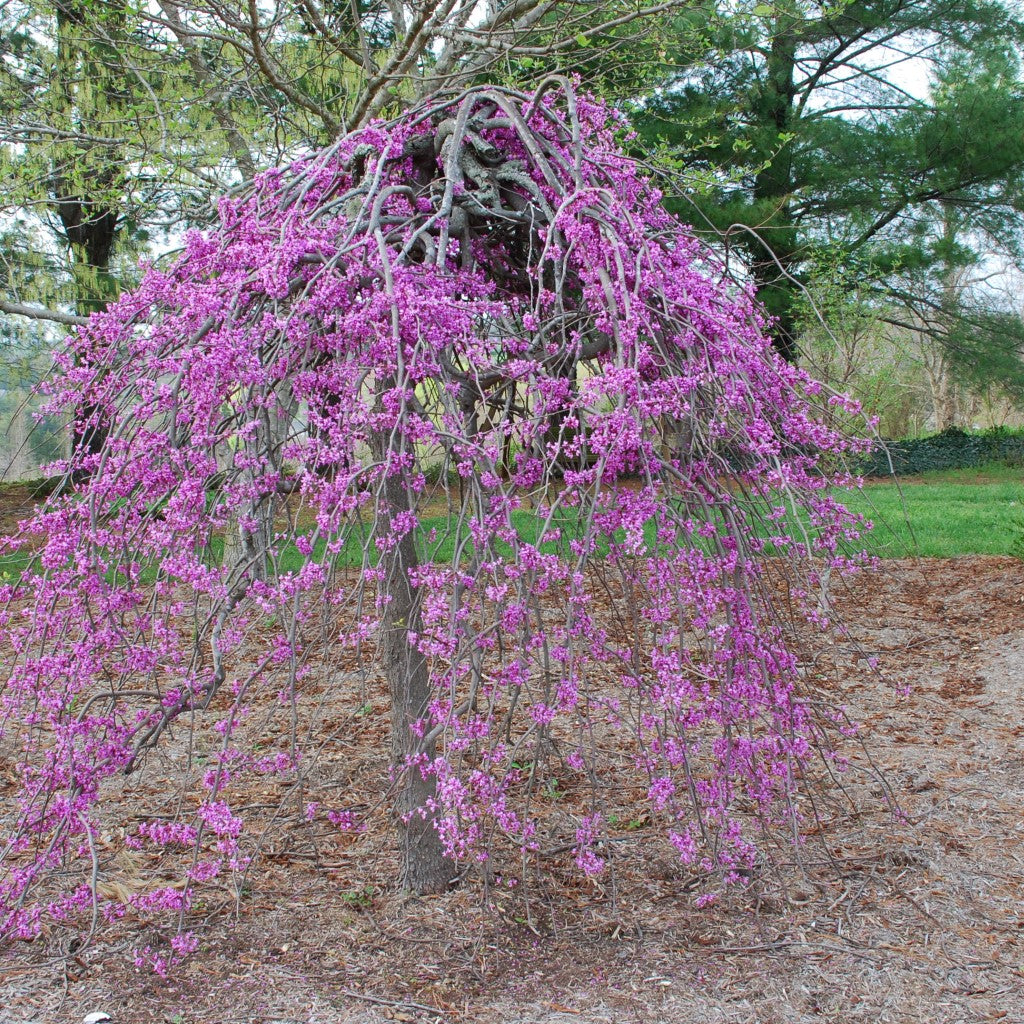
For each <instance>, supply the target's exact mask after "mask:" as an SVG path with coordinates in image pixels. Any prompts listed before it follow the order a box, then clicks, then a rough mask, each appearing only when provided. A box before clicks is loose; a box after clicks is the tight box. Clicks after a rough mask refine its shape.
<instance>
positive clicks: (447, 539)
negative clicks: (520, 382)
mask: <svg viewBox="0 0 1024 1024" xmlns="http://www.w3.org/2000/svg"><path fill="white" fill-rule="evenodd" d="M840 497H841V500H843V502H844V503H845V504H846V505H847V507H849V508H850V509H851V510H852V511H856V512H860V513H863V514H864V515H866V516H867V517H868V518H870V519H871V520H872V521H873V522H874V523H875V529H874V530H873V531H872V533H871V534H870V535H869V539H868V542H867V545H866V546H867V547H868V549H869V550H870V551H871V552H872V553H874V554H876V555H879V556H881V557H883V558H900V557H906V556H910V555H921V556H930V557H939V558H945V557H952V556H955V555H965V554H984V555H1009V554H1015V553H1020V552H1021V550H1022V549H1024V470H1021V469H1017V468H1012V467H1009V466H1005V465H990V466H984V467H981V468H978V469H972V470H941V471H937V472H934V473H928V474H925V475H923V476H915V477H907V478H905V479H903V480H899V481H893V480H876V481H871V482H869V483H868V484H866V485H865V487H864V489H863V490H862V491H853V492H842V493H841V494H840ZM513 521H514V522H515V526H516V529H517V530H518V532H519V534H520V536H521V537H523V538H524V539H527V540H535V539H536V537H537V534H538V531H539V526H540V523H539V521H538V520H537V518H536V517H535V516H534V515H533V513H531V512H528V511H525V510H520V511H518V512H516V513H514V515H513ZM560 525H562V527H563V529H564V530H565V533H566V537H565V538H564V539H563V543H564V542H565V540H567V539H568V535H570V534H571V533H572V532H573V531H572V526H573V525H574V524H573V523H569V522H568V521H563V522H562V523H561V524H560ZM449 526H450V524H449V522H448V521H447V519H446V518H445V517H443V516H439V517H431V516H425V517H424V519H423V520H422V526H421V533H420V537H421V552H422V556H423V557H429V558H432V559H433V560H435V561H438V562H450V561H451V560H452V558H453V557H454V555H455V541H454V538H453V537H452V536H451V534H450V533H449V532H448V531H449ZM367 530H368V526H364V527H363V529H362V530H361V531H358V532H357V533H356V534H355V535H354V536H353V538H352V541H351V542H350V544H349V545H348V546H347V547H346V549H345V550H344V551H343V552H342V553H341V557H340V561H341V563H342V564H347V565H350V566H358V565H359V564H360V563H361V562H362V551H361V547H362V545H361V540H362V539H363V538H364V537H365V533H366V531H367ZM645 532H647V533H649V537H648V540H649V541H650V542H653V540H654V527H653V524H651V526H650V527H649V529H648V530H647V531H645ZM544 547H545V549H546V550H551V551H553V550H555V549H556V548H557V547H558V545H555V544H547V545H545V546H544ZM221 549H222V541H221V540H220V539H219V538H215V539H214V542H213V549H212V551H211V552H210V557H211V560H212V561H215V562H216V561H219V560H220V556H221ZM1015 549H1016V550H1015ZM465 553H466V552H465V549H463V554H465ZM322 556H323V546H322V543H321V545H318V550H317V551H316V557H317V558H320V557H322ZM27 561H28V557H27V555H24V554H18V555H13V556H12V555H7V556H3V557H0V575H6V576H7V577H8V578H10V577H16V576H17V575H19V574H20V573H21V571H22V570H23V569H24V568H25V565H26V563H27ZM302 562H303V556H302V555H301V554H300V553H299V552H298V550H296V549H294V548H290V549H287V550H285V551H284V552H282V556H281V558H280V561H279V568H280V569H281V570H282V571H295V570H297V569H298V568H300V566H301V564H302Z"/></svg>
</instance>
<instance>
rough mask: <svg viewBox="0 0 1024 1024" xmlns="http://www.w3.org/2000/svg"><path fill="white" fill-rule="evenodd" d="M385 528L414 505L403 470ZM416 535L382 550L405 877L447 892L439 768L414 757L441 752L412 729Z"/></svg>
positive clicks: (388, 496)
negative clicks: (437, 809) (437, 817)
mask: <svg viewBox="0 0 1024 1024" xmlns="http://www.w3.org/2000/svg"><path fill="white" fill-rule="evenodd" d="M372 448H373V459H374V461H375V462H377V463H381V464H383V463H386V462H387V460H388V435H387V434H385V433H375V434H374V435H373V439H372ZM382 490H383V494H382V508H381V509H380V510H379V516H380V518H379V522H380V526H379V528H378V536H387V534H388V533H389V532H390V527H391V522H392V519H393V518H394V517H395V516H396V515H398V514H399V513H402V512H409V511H411V508H412V506H411V502H410V501H409V494H408V491H407V490H406V488H405V486H404V484H403V481H402V479H401V477H400V476H399V475H390V476H388V477H387V479H386V481H385V483H384V484H383V488H382ZM418 564H419V563H418V557H417V554H416V541H415V535H414V534H413V533H412V532H409V533H406V534H405V535H404V536H403V537H402V539H401V541H400V542H399V543H398V544H396V545H394V546H393V547H389V548H388V549H387V550H386V551H385V552H384V553H383V554H382V555H381V567H382V568H383V569H384V580H383V581H382V582H381V583H380V584H379V586H380V587H381V588H382V593H383V595H384V596H385V601H386V603H385V604H384V606H383V608H382V610H381V622H380V647H379V650H380V659H381V664H382V667H383V670H384V675H385V677H386V678H387V681H388V685H389V687H390V690H391V762H392V765H393V767H394V770H395V775H396V778H397V780H398V787H399V788H398V793H397V797H396V800H395V816H396V819H397V828H398V838H399V850H400V854H401V876H400V879H401V884H402V885H403V886H404V887H405V888H408V889H411V890H412V891H413V892H417V893H421V894H422V893H432V892H442V891H443V890H444V889H446V888H448V886H449V885H450V883H451V880H452V878H453V877H454V875H455V870H454V864H453V862H452V861H451V860H450V859H449V858H448V857H447V856H446V855H445V852H444V847H443V846H442V844H441V838H440V836H439V835H438V833H437V830H436V829H435V828H434V815H433V812H432V811H431V810H430V804H431V803H432V802H433V800H434V797H435V795H436V792H437V785H436V781H435V779H434V777H433V776H432V775H427V776H425V775H424V774H423V772H422V771H421V770H420V769H419V768H417V767H415V766H413V767H411V768H407V767H406V765H407V764H408V761H409V759H410V758H416V757H420V758H425V760H427V761H429V760H431V759H432V758H433V756H434V744H433V742H431V743H427V744H424V743H423V741H422V740H420V739H419V738H418V737H417V736H416V735H415V733H414V732H413V731H412V726H413V724H414V723H415V722H417V721H419V720H420V719H422V718H423V717H424V716H425V715H426V714H427V708H428V705H429V703H430V675H429V671H428V668H427V662H426V659H425V658H424V656H423V655H422V653H421V652H420V651H419V650H417V648H416V647H415V646H414V645H413V644H412V643H411V642H410V641H409V633H410V631H412V632H415V633H419V632H421V629H422V623H421V618H420V606H419V600H418V597H417V594H416V592H415V590H414V588H413V586H412V582H411V580H410V573H412V572H413V571H414V570H415V568H416V566H417V565H418Z"/></svg>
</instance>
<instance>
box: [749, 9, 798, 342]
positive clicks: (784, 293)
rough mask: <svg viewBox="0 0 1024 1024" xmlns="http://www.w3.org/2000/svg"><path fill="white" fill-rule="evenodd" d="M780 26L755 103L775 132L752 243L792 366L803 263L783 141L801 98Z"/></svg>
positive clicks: (758, 279) (760, 290) (756, 271)
mask: <svg viewBox="0 0 1024 1024" xmlns="http://www.w3.org/2000/svg"><path fill="white" fill-rule="evenodd" d="M783 20H784V19H782V18H780V20H779V22H778V23H777V24H776V26H775V32H774V34H773V36H772V43H771V50H770V51H769V53H768V60H767V66H766V68H765V78H764V81H763V83H762V85H761V89H760V91H759V93H758V94H757V96H756V98H755V101H754V102H755V111H756V116H757V117H758V118H759V120H760V123H761V124H762V125H763V126H764V128H765V129H768V128H770V129H771V131H770V133H769V134H768V137H767V140H766V143H765V152H764V153H763V154H762V156H763V158H764V159H765V161H766V164H765V166H764V167H763V168H762V169H761V171H759V172H758V174H757V175H756V177H755V178H754V188H753V197H754V200H755V203H756V204H757V207H758V208H759V209H761V210H762V211H763V213H762V214H761V224H760V226H759V227H758V234H757V237H756V239H752V240H751V242H750V243H749V245H750V248H751V250H752V255H753V261H752V264H751V268H750V269H751V273H752V274H753V277H754V281H755V283H756V285H757V296H758V298H759V299H760V300H761V302H762V303H763V305H764V307H765V309H767V311H768V312H769V313H770V314H771V316H773V317H774V318H775V323H774V325H773V326H772V330H771V336H772V343H773V345H774V346H775V350H776V351H777V352H778V353H779V355H781V356H782V357H783V359H786V360H787V361H788V362H795V361H796V358H797V354H798V353H797V344H796V317H795V316H794V313H793V302H794V299H795V297H796V291H797V284H796V281H795V273H796V269H797V264H798V262H799V246H798V244H797V229H796V224H795V223H794V221H793V214H792V211H791V209H790V201H791V196H792V194H793V187H794V186H793V156H792V142H790V141H782V137H783V136H784V135H785V134H786V133H787V132H788V131H789V130H790V127H791V121H792V116H793V101H794V97H795V95H796V85H795V73H796V49H797V39H796V36H795V34H794V32H793V29H792V25H786V24H783Z"/></svg>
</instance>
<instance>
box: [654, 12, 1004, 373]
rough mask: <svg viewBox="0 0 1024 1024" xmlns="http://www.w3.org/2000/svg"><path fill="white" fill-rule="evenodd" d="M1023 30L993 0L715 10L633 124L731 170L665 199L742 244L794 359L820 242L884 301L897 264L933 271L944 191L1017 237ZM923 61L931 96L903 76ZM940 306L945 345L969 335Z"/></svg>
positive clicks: (939, 261)
mask: <svg viewBox="0 0 1024 1024" xmlns="http://www.w3.org/2000/svg"><path fill="white" fill-rule="evenodd" d="M1020 39H1021V24H1020V22H1019V21H1018V20H1017V18H1016V17H1015V15H1014V14H1013V13H1012V12H1010V11H1009V10H1008V9H1007V8H1005V7H1004V6H1002V5H1000V4H993V3H973V2H972V3H965V2H962V0H955V2H952V0H924V2H922V0H914V2H906V0H880V2H876V0H869V2H863V3H861V2H854V3H849V4H843V5H841V6H840V7H838V8H835V9H830V8H827V9H822V8H820V7H818V6H816V5H809V4H804V3H801V2H789V0H786V2H782V3H777V4H771V5H766V4H757V5H755V6H753V7H744V8H741V9H740V10H739V11H737V12H734V13H731V14H730V15H728V16H719V15H717V14H716V13H715V12H713V11H712V12H710V13H709V16H708V20H707V30H706V33H705V35H704V37H703V47H704V48H703V49H700V48H694V47H692V46H685V47H683V48H682V49H680V50H678V51H677V52H676V53H675V55H674V56H675V59H676V61H677V63H678V70H677V71H675V72H673V73H670V74H669V75H668V77H667V78H666V79H665V80H664V82H663V88H662V89H661V90H660V91H659V92H658V94H657V95H656V96H654V97H653V98H650V99H647V98H644V99H643V100H642V101H641V102H640V103H639V105H638V111H637V114H638V121H639V124H640V125H641V129H640V130H641V137H642V139H643V140H644V143H645V145H648V146H653V145H655V144H657V143H658V142H659V140H660V141H662V142H664V141H667V142H668V143H669V145H670V146H674V147H675V151H676V153H677V155H678V157H679V159H680V160H681V161H682V163H683V164H684V165H692V166H696V167H697V168H698V169H699V168H700V167H702V166H703V167H705V168H706V169H707V172H708V175H709V176H710V177H711V178H713V177H714V176H715V175H716V174H718V175H721V174H722V173H723V172H725V177H724V179H723V180H722V184H721V186H720V187H719V188H718V189H714V190H712V191H711V193H710V195H709V196H708V197H707V198H705V199H700V198H699V197H698V198H697V199H696V209H694V207H693V205H691V201H690V200H686V201H683V202H681V203H680V204H679V205H678V206H677V207H676V208H677V209H678V211H679V212H680V214H681V215H682V216H684V217H685V218H687V219H691V220H693V221H694V222H695V223H696V224H697V225H698V229H699V228H700V226H701V225H708V226H711V227H713V228H714V229H715V230H716V231H720V232H722V231H724V232H728V233H730V235H731V236H732V237H733V238H734V239H735V241H736V242H737V244H738V245H740V246H741V248H742V249H743V250H744V251H745V253H746V254H747V258H748V259H749V261H750V267H751V273H752V275H753V277H754V280H755V281H756V282H757V285H758V291H759V295H760V296H761V299H762V301H763V302H764V303H765V305H766V307H767V308H768V310H769V311H770V312H771V313H772V314H773V316H775V317H776V326H775V328H774V335H773V336H774V339H775V344H776V346H777V347H778V349H779V351H780V352H782V353H783V354H784V355H785V356H786V357H787V358H795V356H796V353H797V349H798V345H797V339H796V337H795V334H794V331H795V326H796V325H795V305H794V304H795V302H796V299H797V295H798V294H799V291H800V288H801V287H802V286H803V285H804V284H805V283H806V280H807V273H808V270H809V268H810V266H811V265H812V263H813V262H814V260H815V253H816V252H817V251H818V250H820V249H822V248H828V249H832V250H834V253H835V254H836V256H835V258H838V259H839V260H841V261H842V262H844V263H845V264H846V265H847V266H849V267H851V268H852V267H856V268H857V271H856V273H855V274H854V275H852V276H853V277H855V278H864V277H868V278H870V279H871V280H873V281H875V282H876V283H877V290H878V293H879V297H880V299H883V298H884V296H885V295H886V294H891V293H892V291H895V292H896V293H897V294H904V295H905V294H906V289H905V287H904V286H905V285H906V284H907V282H908V280H909V279H908V278H907V277H902V278H901V277H900V276H899V271H901V270H903V271H913V272H917V271H921V270H922V269H923V268H925V267H927V268H929V272H931V273H940V274H941V273H942V267H943V265H944V256H943V255H942V252H941V249H942V247H941V246H937V245H935V244H934V234H933V233H932V234H930V233H929V230H928V228H927V227H926V225H928V224H929V223H931V224H933V223H934V222H935V214H936V211H937V210H939V209H941V208H943V204H945V206H946V207H949V206H954V205H955V207H956V209H957V210H958V212H959V214H960V215H961V216H962V217H963V218H964V219H965V220H970V221H971V222H972V223H973V224H977V225H978V230H979V231H983V230H990V231H993V232H997V233H998V234H999V236H1000V238H1001V239H1003V240H1004V241H1005V242H1006V243H1007V244H1011V241H1012V245H1013V247H1014V248H1016V246H1017V238H1016V233H1017V227H1016V221H1017V216H1018V210H1019V208H1020V188H1019V185H1020V172H1021V167H1022V166H1024V149H1022V146H1024V143H1022V142H1021V139H1022V138H1024V132H1022V128H1024V124H1022V123H1021V117H1022V114H1021V110H1022V109H1024V108H1022V105H1021V103H1020V99H1019V97H1020V91H1021V87H1020V81H1019V74H1018V72H1019V65H1018V59H1017V47H1018V45H1019V42H1020ZM923 67H928V68H930V69H931V73H932V75H933V79H932V81H933V88H932V90H931V94H930V95H928V96H926V95H924V94H923V92H924V90H923V88H922V86H923V83H922V82H921V81H920V80H919V81H918V82H917V84H913V82H912V79H908V77H907V76H908V75H910V74H913V75H917V76H918V78H919V79H920V76H921V69H922V68H923ZM981 225H987V227H985V228H983V227H982V226H981ZM919 298H920V296H919ZM948 312H949V313H950V316H951V319H950V320H949V321H948V323H947V326H946V327H945V328H943V330H942V332H941V336H942V337H943V338H944V339H945V341H946V342H947V343H948V347H949V348H950V350H951V351H953V350H955V348H956V340H957V338H958V336H961V337H962V335H963V334H964V333H966V332H965V331H956V330H952V329H950V328H951V326H952V324H953V323H955V322H957V317H956V316H953V311H952V310H949V311H948ZM958 312H959V311H958ZM963 312H964V313H966V312H967V310H963ZM1000 350H1001V351H1002V352H1003V353H1004V356H1005V355H1006V354H1007V353H1008V352H1009V348H1008V346H1006V345H1002V346H1000ZM1014 361H1015V362H1016V360H1014ZM995 362H998V363H999V366H1000V371H1005V370H1006V369H1007V360H1006V358H1001V359H996V360H995ZM1014 372H1017V373H1019V367H1017V368H1016V369H1015V371H1014Z"/></svg>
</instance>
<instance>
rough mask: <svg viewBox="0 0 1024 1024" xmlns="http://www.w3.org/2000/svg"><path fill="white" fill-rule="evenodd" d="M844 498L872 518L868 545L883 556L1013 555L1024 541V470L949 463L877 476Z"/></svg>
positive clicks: (1001, 466) (853, 508)
mask: <svg viewBox="0 0 1024 1024" xmlns="http://www.w3.org/2000/svg"><path fill="white" fill-rule="evenodd" d="M844 501H845V504H846V505H847V507H848V508H850V509H851V510H853V511H857V512H862V513H864V514H865V515H867V516H868V517H869V518H870V519H872V520H873V521H874V523H875V529H874V531H873V535H872V538H871V541H870V543H869V547H870V548H871V550H872V551H873V552H874V553H875V554H877V555H880V556H882V557H888V558H898V557H902V556H907V555H924V556H932V557H938V558H947V557H952V556H954V555H967V554H980V555H1009V554H1013V553H1014V551H1013V549H1014V546H1015V545H1017V546H1018V547H1019V546H1020V544H1021V542H1022V541H1024V470H1022V469H1019V468H1013V467H1010V466H1005V465H990V466H983V467H980V468H977V469H970V470H964V469H949V470H940V471H937V472H934V473H926V474H924V475H922V476H915V477H907V478H905V479H903V480H900V481H895V482H894V481H884V482H883V481H872V482H870V483H868V484H867V485H866V486H865V487H864V490H863V491H861V492H859V493H852V494H846V495H845V496H844Z"/></svg>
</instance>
